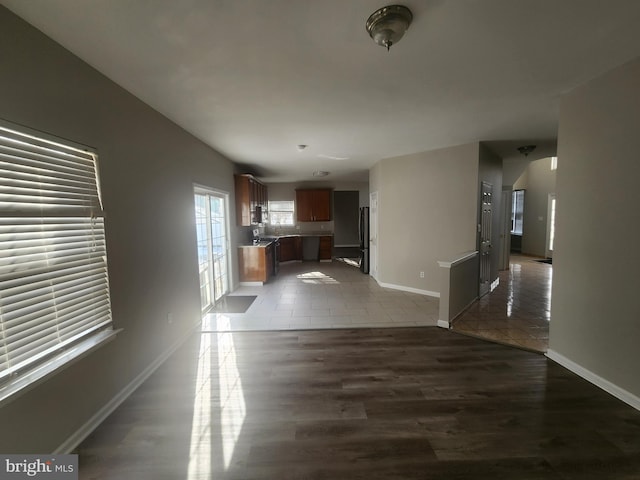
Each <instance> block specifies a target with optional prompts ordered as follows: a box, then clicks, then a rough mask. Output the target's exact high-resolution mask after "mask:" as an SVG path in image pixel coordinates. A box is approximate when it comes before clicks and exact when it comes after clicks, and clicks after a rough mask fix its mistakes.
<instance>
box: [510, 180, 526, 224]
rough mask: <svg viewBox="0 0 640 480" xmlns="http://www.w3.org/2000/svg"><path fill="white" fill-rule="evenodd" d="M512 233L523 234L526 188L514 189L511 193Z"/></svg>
mask: <svg viewBox="0 0 640 480" xmlns="http://www.w3.org/2000/svg"><path fill="white" fill-rule="evenodd" d="M511 202H512V204H511V234H512V235H522V223H523V219H524V190H514V191H513V192H512V193H511Z"/></svg>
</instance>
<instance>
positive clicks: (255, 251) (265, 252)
mask: <svg viewBox="0 0 640 480" xmlns="http://www.w3.org/2000/svg"><path fill="white" fill-rule="evenodd" d="M273 248H274V247H273V244H270V245H268V246H266V247H259V246H246V247H238V270H239V273H240V281H241V282H263V283H264V282H266V281H268V280H269V278H270V277H271V276H272V275H273V255H274V252H273Z"/></svg>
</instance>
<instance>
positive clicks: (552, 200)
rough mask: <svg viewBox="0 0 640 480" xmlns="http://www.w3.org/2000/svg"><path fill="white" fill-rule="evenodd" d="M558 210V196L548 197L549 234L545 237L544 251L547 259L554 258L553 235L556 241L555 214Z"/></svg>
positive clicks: (550, 195)
mask: <svg viewBox="0 0 640 480" xmlns="http://www.w3.org/2000/svg"><path fill="white" fill-rule="evenodd" d="M557 208H558V202H557V201H556V194H555V193H550V194H549V196H548V197H547V234H546V237H545V241H544V242H545V243H544V251H545V256H546V257H547V258H553V248H551V245H550V243H551V233H552V231H553V234H554V241H555V213H556V211H557Z"/></svg>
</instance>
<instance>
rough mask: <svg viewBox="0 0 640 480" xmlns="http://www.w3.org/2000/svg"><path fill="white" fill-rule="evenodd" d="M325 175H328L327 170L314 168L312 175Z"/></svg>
mask: <svg viewBox="0 0 640 480" xmlns="http://www.w3.org/2000/svg"><path fill="white" fill-rule="evenodd" d="M327 175H329V172H325V171H324V170H316V171H315V172H313V176H314V177H326V176H327Z"/></svg>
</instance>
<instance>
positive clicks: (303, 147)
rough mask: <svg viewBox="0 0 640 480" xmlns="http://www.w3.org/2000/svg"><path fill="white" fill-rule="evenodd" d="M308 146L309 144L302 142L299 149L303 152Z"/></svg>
mask: <svg viewBox="0 0 640 480" xmlns="http://www.w3.org/2000/svg"><path fill="white" fill-rule="evenodd" d="M307 147H308V145H302V144H301V145H298V146H297V149H298V151H299V152H301V151H303V150H304V149H305V148H307Z"/></svg>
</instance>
